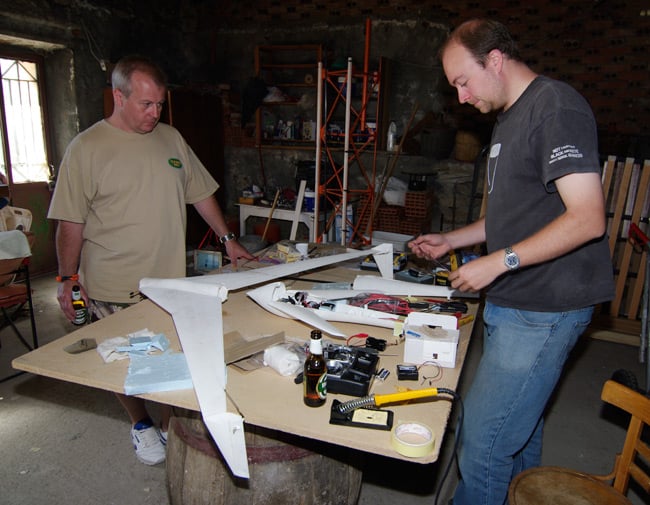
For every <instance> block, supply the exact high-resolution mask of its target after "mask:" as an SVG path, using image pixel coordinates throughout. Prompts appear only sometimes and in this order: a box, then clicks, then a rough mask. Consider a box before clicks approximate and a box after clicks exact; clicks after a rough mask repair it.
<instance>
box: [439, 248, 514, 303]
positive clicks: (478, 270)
mask: <svg viewBox="0 0 650 505" xmlns="http://www.w3.org/2000/svg"><path fill="white" fill-rule="evenodd" d="M503 254H504V252H503V250H501V251H499V252H495V253H493V254H489V255H487V256H482V257H480V258H477V259H475V260H472V261H469V262H467V263H465V264H464V265H463V266H461V267H460V268H459V269H458V270H455V271H453V272H450V273H449V280H450V282H451V287H452V288H454V289H458V290H459V291H466V292H470V293H477V292H478V291H480V290H481V289H483V288H485V287H487V286H489V285H490V284H491V283H492V281H494V279H496V278H497V277H499V276H500V275H502V274H504V273H505V272H507V271H508V269H507V267H506V266H505V263H504V262H503Z"/></svg>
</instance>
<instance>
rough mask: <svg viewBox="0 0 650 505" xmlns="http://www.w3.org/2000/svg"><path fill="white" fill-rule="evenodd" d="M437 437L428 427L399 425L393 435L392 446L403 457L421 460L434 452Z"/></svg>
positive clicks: (410, 423)
mask: <svg viewBox="0 0 650 505" xmlns="http://www.w3.org/2000/svg"><path fill="white" fill-rule="evenodd" d="M434 442H435V437H434V436H433V431H432V430H431V428H429V427H428V426H426V425H424V424H421V423H415V422H404V423H398V424H397V426H395V427H394V428H393V431H392V433H391V445H392V446H393V449H395V450H396V451H397V452H399V453H400V454H401V455H402V456H407V457H409V458H420V457H422V456H426V455H427V454H429V453H430V452H431V451H433V444H434Z"/></svg>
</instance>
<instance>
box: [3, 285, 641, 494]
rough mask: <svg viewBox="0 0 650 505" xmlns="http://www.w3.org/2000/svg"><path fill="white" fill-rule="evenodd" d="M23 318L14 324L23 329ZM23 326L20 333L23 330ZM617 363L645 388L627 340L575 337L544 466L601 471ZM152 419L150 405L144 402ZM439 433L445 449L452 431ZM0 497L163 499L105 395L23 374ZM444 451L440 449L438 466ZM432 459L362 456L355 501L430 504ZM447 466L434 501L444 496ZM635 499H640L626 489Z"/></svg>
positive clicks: (8, 422)
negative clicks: (607, 402)
mask: <svg viewBox="0 0 650 505" xmlns="http://www.w3.org/2000/svg"><path fill="white" fill-rule="evenodd" d="M33 289H34V293H35V295H34V298H35V308H36V317H37V326H38V332H39V340H40V343H41V345H43V344H46V343H48V342H51V341H52V340H54V339H56V338H58V337H60V336H61V335H64V334H66V333H68V332H70V331H72V330H73V329H74V327H73V326H72V325H71V324H70V323H68V322H67V321H66V320H65V319H64V318H63V317H62V315H61V313H60V311H59V308H58V304H57V302H56V298H55V293H56V283H55V282H54V280H53V279H52V276H49V277H43V278H39V279H35V280H34V282H33ZM27 324H28V323H27V319H26V318H24V320H22V321H21V322H20V325H21V327H24V328H27ZM27 333H28V332H27ZM0 339H1V340H0V341H1V343H2V347H1V348H0V377H5V376H6V375H8V374H9V373H11V369H10V363H11V360H12V359H13V358H14V357H16V356H18V355H20V354H22V353H24V352H25V348H24V347H21V346H20V345H19V344H18V341H17V339H16V337H15V336H14V335H13V334H12V333H11V331H10V330H8V329H4V330H3V331H2V333H0ZM480 340H481V339H480V337H475V338H474V339H473V342H472V345H471V346H470V352H469V355H468V358H467V361H466V364H465V372H464V375H463V382H462V384H461V386H460V388H459V391H460V393H461V395H462V393H463V391H464V389H465V387H466V384H467V382H468V381H469V379H470V378H471V375H472V370H473V368H474V364H475V363H476V360H477V358H478V357H479V355H480ZM619 369H625V370H629V371H631V372H633V373H634V374H635V375H636V377H637V378H638V379H639V383H640V386H641V387H642V388H645V379H644V378H645V365H642V364H640V363H639V360H638V350H637V348H635V347H631V346H627V345H623V344H617V343H611V342H605V341H600V340H594V339H589V338H583V339H582V340H581V342H580V343H579V345H578V346H577V348H576V349H575V351H574V353H573V356H572V359H571V361H570V363H569V364H568V366H567V369H566V373H565V376H564V378H563V380H562V383H561V386H560V388H559V390H558V392H557V394H556V397H555V398H554V400H553V402H552V405H551V406H550V409H549V414H548V416H547V424H546V434H545V443H544V457H543V459H544V461H543V463H544V464H551V465H560V466H569V467H573V468H576V469H581V470H584V471H587V472H594V473H606V472H607V471H609V468H610V465H611V463H612V461H613V459H612V458H613V454H614V452H615V451H616V450H618V448H620V446H621V445H622V441H623V437H624V431H625V428H624V427H623V424H622V421H621V419H620V417H617V416H613V415H611V414H612V413H611V412H609V411H607V410H604V409H603V407H602V403H601V401H600V396H599V395H600V389H601V387H602V384H603V382H604V381H605V380H606V379H608V378H610V377H611V375H612V373H613V372H614V371H616V370H619ZM153 413H154V417H155V416H156V410H155V408H154V410H153ZM446 438H447V444H446V446H447V447H448V446H449V445H450V442H451V440H452V438H453V436H451V435H449V436H447V437H446ZM0 451H1V454H2V465H0V482H1V483H2V491H1V492H0V504H12V505H35V504H41V503H49V504H51V505H58V504H61V505H63V504H66V505H70V504H72V505H81V504H83V505H110V504H115V505H131V504H132V505H140V504H145V503H155V504H159V505H164V504H167V503H168V498H167V494H166V490H165V467H164V465H159V466H156V467H149V466H145V465H143V464H141V463H139V462H138V461H137V460H136V458H135V456H134V454H133V449H132V447H131V442H130V437H129V423H128V420H127V418H126V416H125V414H124V412H123V411H122V409H121V407H120V406H119V405H118V403H117V401H116V400H115V398H114V396H113V395H112V394H110V393H107V392H105V391H101V390H96V389H92V388H88V387H83V386H78V385H75V384H70V383H66V382H62V381H58V380H53V379H48V378H45V377H39V376H33V375H30V374H24V375H21V376H19V377H17V378H13V379H11V380H9V381H6V382H3V383H0ZM449 454H450V451H449V449H448V448H447V449H446V450H444V451H443V456H442V458H441V464H442V465H445V464H446V463H447V461H448V459H449ZM441 474H442V472H441V471H440V470H439V468H438V465H426V466H423V465H418V464H414V463H407V462H401V461H395V460H392V459H390V458H381V457H368V458H366V463H365V468H364V483H363V486H362V490H361V496H360V498H359V502H358V504H359V505H388V504H391V505H399V504H409V505H418V504H427V505H434V501H435V500H434V497H435V491H436V488H437V487H438V484H437V481H438V480H439V476H440V475H441ZM454 485H455V476H454V472H453V471H452V472H450V477H449V478H448V479H447V481H446V482H445V483H444V484H443V486H442V492H441V494H440V498H439V500H438V502H437V503H439V504H445V505H446V504H447V501H448V499H449V496H450V495H451V490H452V488H453V486H454ZM631 499H632V501H633V503H635V504H642V503H645V502H644V501H642V500H640V499H639V498H638V497H637V496H636V495H635V494H634V493H633V492H632V493H631Z"/></svg>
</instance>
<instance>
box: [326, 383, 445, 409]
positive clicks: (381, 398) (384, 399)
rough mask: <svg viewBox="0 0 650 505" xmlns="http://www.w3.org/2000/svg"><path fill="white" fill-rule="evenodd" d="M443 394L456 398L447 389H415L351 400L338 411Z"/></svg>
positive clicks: (340, 405) (341, 404)
mask: <svg viewBox="0 0 650 505" xmlns="http://www.w3.org/2000/svg"><path fill="white" fill-rule="evenodd" d="M441 394H447V395H451V396H453V397H454V398H455V397H456V392H455V391H453V390H452V389H447V388H426V389H413V390H409V391H402V392H399V393H390V394H387V395H368V396H364V397H363V398H358V399H356V400H350V401H347V402H344V403H340V404H339V405H338V410H339V412H340V413H341V414H347V413H348V412H351V411H353V410H354V409H358V408H360V407H379V406H381V405H386V404H388V403H401V402H406V401H409V400H417V399H419V398H429V397H431V396H439V395H441Z"/></svg>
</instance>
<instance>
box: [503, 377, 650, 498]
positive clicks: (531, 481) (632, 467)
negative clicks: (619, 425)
mask: <svg viewBox="0 0 650 505" xmlns="http://www.w3.org/2000/svg"><path fill="white" fill-rule="evenodd" d="M601 399H602V400H603V401H605V402H607V403H609V404H612V405H614V406H616V407H619V408H621V409H623V410H624V411H626V412H628V413H629V414H631V416H632V417H631V420H630V424H629V426H628V429H627V435H626V437H625V443H624V445H623V450H622V452H621V453H620V454H618V455H617V456H616V459H615V463H614V470H613V471H612V472H611V473H610V474H608V475H590V474H586V473H582V472H578V471H575V470H570V469H567V468H560V467H553V466H550V467H536V468H530V469H528V470H525V471H523V472H522V473H520V474H519V475H517V476H516V477H515V478H514V479H513V481H512V483H511V484H510V489H509V492H508V500H509V504H510V505H547V504H549V505H550V504H553V505H560V504H561V505H574V504H575V505H578V504H586V503H589V504H593V505H616V504H629V503H631V502H630V501H629V500H628V499H627V497H626V496H625V495H626V494H627V489H628V485H629V483H630V478H631V479H633V480H634V481H636V483H637V484H638V485H639V488H640V489H642V490H644V491H645V492H646V493H649V494H650V476H649V475H648V473H647V471H648V468H649V467H648V463H649V462H650V446H648V444H647V443H646V442H644V441H643V440H642V439H641V436H642V434H643V429H644V427H645V426H646V425H647V424H649V423H650V398H648V397H646V396H644V395H642V394H640V393H637V392H636V391H633V390H632V389H630V388H628V387H626V386H623V385H622V384H619V383H618V382H615V381H612V380H608V381H607V382H606V383H605V385H604V386H603V390H602V393H601Z"/></svg>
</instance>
